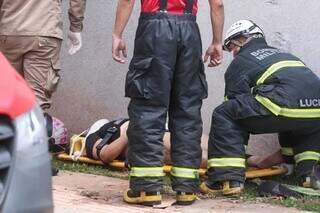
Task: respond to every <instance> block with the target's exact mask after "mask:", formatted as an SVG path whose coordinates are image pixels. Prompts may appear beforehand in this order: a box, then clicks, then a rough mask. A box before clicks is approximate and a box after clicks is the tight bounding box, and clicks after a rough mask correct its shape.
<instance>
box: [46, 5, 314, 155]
mask: <svg viewBox="0 0 320 213" xmlns="http://www.w3.org/2000/svg"><path fill="white" fill-rule="evenodd" d="M224 2H225V14H226V18H225V19H226V20H225V30H226V29H227V28H228V27H229V26H230V25H231V24H232V23H233V22H235V21H237V20H239V19H251V20H254V21H255V22H256V23H257V24H258V25H260V26H261V27H262V28H263V29H264V31H265V33H266V36H267V40H268V41H269V43H271V44H272V45H274V46H278V47H280V48H282V49H286V50H290V51H291V52H293V53H294V54H295V55H297V56H298V57H300V58H301V59H302V60H303V61H304V62H305V63H306V64H307V65H308V66H309V67H310V68H311V69H313V70H314V71H315V72H316V73H317V74H318V75H320V61H319V59H318V58H319V56H320V48H318V46H319V45H320V41H319V39H318V33H319V32H320V25H319V24H318V20H319V18H320V15H319V11H318V9H319V6H320V2H319V0H308V1H304V0H241V1H235V0H225V1H224ZM67 4H68V1H64V8H65V20H66V23H67V19H66V17H67V16H66V10H67V6H68V5H67ZM116 4H117V1H116V0H90V1H87V11H86V18H85V22H84V24H85V28H84V32H83V48H82V49H81V51H80V52H79V53H77V54H76V55H74V56H69V55H67V54H66V49H65V48H63V50H62V54H61V58H62V71H61V76H62V80H61V82H60V85H59V88H58V91H57V92H56V93H55V95H54V107H53V109H52V113H53V115H56V116H57V117H59V118H61V119H62V120H63V121H64V122H65V123H66V126H67V127H68V129H69V130H70V132H71V133H75V132H79V131H81V130H83V129H85V128H86V127H88V126H89V125H90V124H92V122H93V121H95V120H97V119H99V118H103V117H106V118H109V119H113V118H118V117H119V116H122V117H125V116H126V115H127V113H126V107H127V103H128V99H126V98H124V79H125V74H126V71H127V67H128V62H127V63H126V64H125V65H120V64H117V63H115V62H113V60H112V59H111V32H112V28H113V23H114V17H115V8H116ZM199 4H200V9H199V15H198V23H199V26H200V30H201V34H202V40H203V50H204V51H205V50H206V48H207V45H208V44H209V42H210V41H211V30H210V19H209V7H208V3H207V1H206V0H199ZM139 7H140V3H139V0H136V7H135V11H134V13H133V14H132V17H131V20H130V22H129V24H128V26H127V28H126V31H125V39H126V41H127V46H128V50H129V57H128V58H129V59H130V58H131V56H132V51H133V40H134V33H135V28H136V26H137V18H138V15H139ZM67 27H68V24H66V25H65V28H66V30H67ZM231 60H232V58H231V56H230V55H228V54H225V56H224V61H223V65H222V66H220V67H218V68H214V69H207V70H206V73H207V80H208V84H209V98H208V99H206V100H205V101H204V104H203V109H202V113H203V122H204V132H205V133H208V132H209V128H210V120H211V113H212V110H213V109H214V107H216V106H217V105H218V104H219V103H221V102H222V100H223V90H224V89H223V88H224V83H223V75H224V71H225V69H226V68H227V66H228V64H229V63H230V61H231ZM254 141H259V142H263V141H264V142H270V141H273V142H270V143H268V144H267V145H265V147H266V148H265V150H270V149H272V148H273V147H275V146H274V144H275V142H274V141H276V137H275V136H263V137H254ZM255 144H256V143H255ZM260 144H262V143H260ZM257 147H258V146H257ZM255 149H256V146H251V152H254V150H255Z"/></svg>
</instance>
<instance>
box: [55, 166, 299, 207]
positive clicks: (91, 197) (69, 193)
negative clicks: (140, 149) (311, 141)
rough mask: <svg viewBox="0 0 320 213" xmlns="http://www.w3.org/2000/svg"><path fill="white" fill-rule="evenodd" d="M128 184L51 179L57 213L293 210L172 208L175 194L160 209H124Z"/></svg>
mask: <svg viewBox="0 0 320 213" xmlns="http://www.w3.org/2000/svg"><path fill="white" fill-rule="evenodd" d="M127 187H128V181H126V180H121V179H117V178H111V177H105V176H97V175H90V174H84V173H72V172H63V171H61V172H60V173H59V175H58V176H56V177H54V178H53V197H54V205H55V212H56V213H74V212H77V213H100V212H101V213H102V212H103V213H107V212H108V213H119V212H123V213H136V212H137V213H138V212H139V213H145V212H150V213H151V212H155V213H157V212H162V213H167V212H199V213H206V212H217V213H219V212H228V213H229V212H259V213H269V212H272V213H277V212H279V213H283V212H286V213H295V212H302V211H299V210H296V209H292V208H285V207H280V206H272V205H269V204H261V203H244V202H242V201H234V200H228V199H201V200H198V201H197V202H196V203H195V204H193V205H192V206H182V207H181V206H175V205H172V204H173V203H174V194H171V195H164V198H163V204H162V205H161V206H159V207H156V208H152V207H143V206H139V205H130V206H129V205H127V204H126V203H124V202H123V201H122V193H123V191H124V190H125V189H126V188H127Z"/></svg>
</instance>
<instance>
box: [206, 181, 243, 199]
mask: <svg viewBox="0 0 320 213" xmlns="http://www.w3.org/2000/svg"><path fill="white" fill-rule="evenodd" d="M200 190H201V192H202V193H204V194H211V195H225V196H239V195H240V194H241V193H242V192H243V190H244V185H243V183H241V182H239V181H235V180H231V181H223V182H220V181H218V182H215V183H214V184H211V185H210V186H208V185H207V184H206V183H205V182H203V183H202V184H201V185H200Z"/></svg>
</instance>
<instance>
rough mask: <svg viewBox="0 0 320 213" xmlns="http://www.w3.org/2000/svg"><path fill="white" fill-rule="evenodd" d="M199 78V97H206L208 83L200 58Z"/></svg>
mask: <svg viewBox="0 0 320 213" xmlns="http://www.w3.org/2000/svg"><path fill="white" fill-rule="evenodd" d="M199 78H200V82H201V85H202V93H201V99H206V98H207V97H208V83H207V80H206V74H205V72H204V64H203V62H202V59H200V61H199Z"/></svg>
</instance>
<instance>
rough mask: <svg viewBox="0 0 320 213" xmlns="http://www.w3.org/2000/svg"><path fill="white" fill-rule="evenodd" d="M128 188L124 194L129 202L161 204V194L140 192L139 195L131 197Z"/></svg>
mask: <svg viewBox="0 0 320 213" xmlns="http://www.w3.org/2000/svg"><path fill="white" fill-rule="evenodd" d="M128 191H129V190H127V191H126V192H125V193H124V195H123V201H124V202H126V203H129V204H139V205H144V206H155V205H160V204H161V195H146V193H145V192H140V196H139V197H129V196H128Z"/></svg>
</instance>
